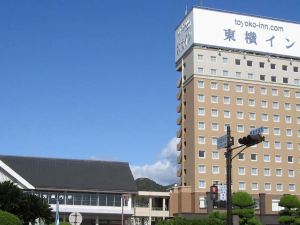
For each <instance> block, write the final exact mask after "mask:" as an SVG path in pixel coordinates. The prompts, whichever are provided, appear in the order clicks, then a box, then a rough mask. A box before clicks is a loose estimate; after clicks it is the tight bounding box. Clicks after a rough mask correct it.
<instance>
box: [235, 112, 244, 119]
mask: <svg viewBox="0 0 300 225" xmlns="http://www.w3.org/2000/svg"><path fill="white" fill-rule="evenodd" d="M236 117H237V118H238V119H244V113H243V112H237V113H236Z"/></svg>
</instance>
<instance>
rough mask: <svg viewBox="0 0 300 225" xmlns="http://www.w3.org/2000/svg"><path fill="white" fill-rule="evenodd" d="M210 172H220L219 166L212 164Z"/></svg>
mask: <svg viewBox="0 0 300 225" xmlns="http://www.w3.org/2000/svg"><path fill="white" fill-rule="evenodd" d="M212 173H213V174H219V173H220V167H219V166H212Z"/></svg>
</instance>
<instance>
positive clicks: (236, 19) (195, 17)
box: [175, 8, 300, 61]
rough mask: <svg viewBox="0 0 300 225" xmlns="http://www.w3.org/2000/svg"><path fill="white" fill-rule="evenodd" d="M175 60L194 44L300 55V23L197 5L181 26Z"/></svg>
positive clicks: (178, 31) (298, 56) (179, 27)
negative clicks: (198, 6)
mask: <svg viewBox="0 0 300 225" xmlns="http://www.w3.org/2000/svg"><path fill="white" fill-rule="evenodd" d="M175 39H176V46H175V47H176V49H175V51H176V52H175V60H176V61H178V60H179V59H180V58H181V56H182V55H183V54H184V53H185V52H186V51H187V50H188V49H189V48H190V47H191V46H192V45H193V44H199V45H205V46H211V47H224V48H229V49H238V50H245V51H251V52H262V53H267V54H274V55H284V56H290V57H296V58H300V24H298V23H293V22H286V21H281V20H275V19H267V18H262V17H256V16H247V15H241V14H235V13H229V12H223V11H216V10H209V9H204V8H193V9H192V10H191V11H190V12H189V14H188V15H187V16H186V17H185V18H184V20H183V21H182V23H181V24H180V25H179V26H178V27H177V29H176V34H175Z"/></svg>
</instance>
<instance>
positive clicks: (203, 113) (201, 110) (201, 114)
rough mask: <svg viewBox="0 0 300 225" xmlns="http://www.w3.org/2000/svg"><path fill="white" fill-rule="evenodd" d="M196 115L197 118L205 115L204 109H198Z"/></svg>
mask: <svg viewBox="0 0 300 225" xmlns="http://www.w3.org/2000/svg"><path fill="white" fill-rule="evenodd" d="M198 115H199V116H204V115H205V109H204V108H199V109H198Z"/></svg>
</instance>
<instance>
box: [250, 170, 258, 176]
mask: <svg viewBox="0 0 300 225" xmlns="http://www.w3.org/2000/svg"><path fill="white" fill-rule="evenodd" d="M251 175H252V176H257V175H258V169H257V168H251Z"/></svg>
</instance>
